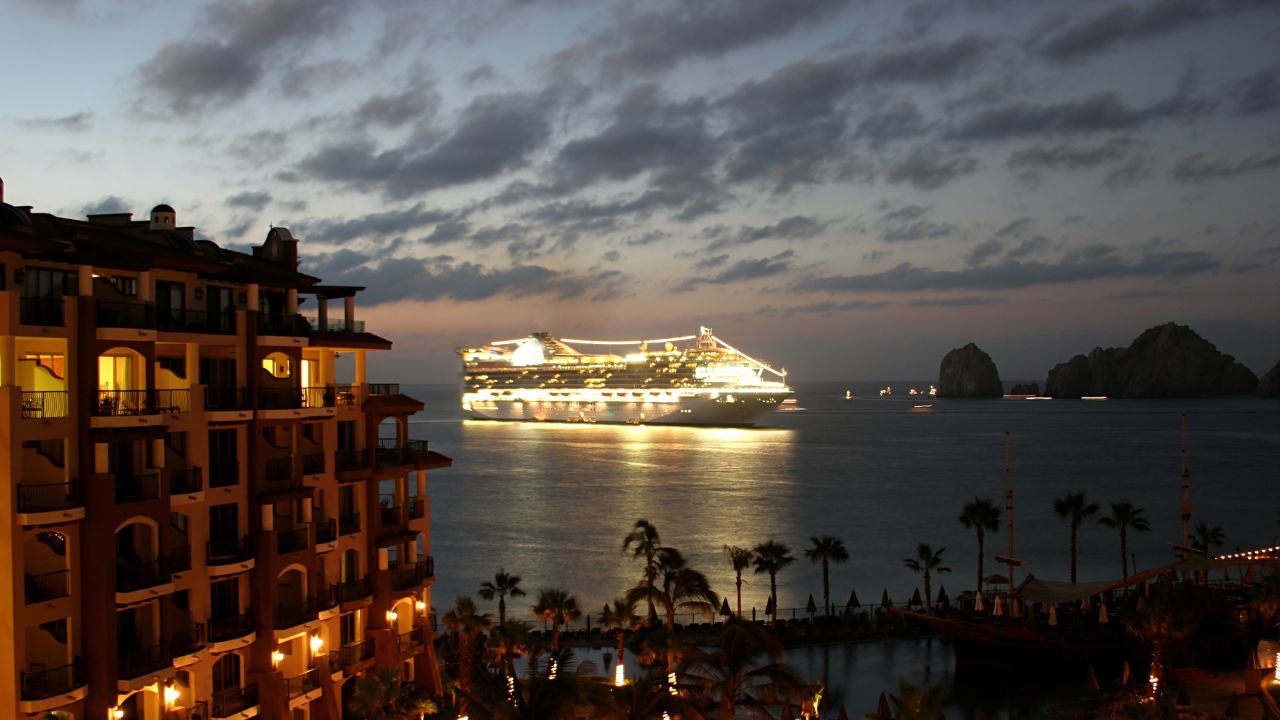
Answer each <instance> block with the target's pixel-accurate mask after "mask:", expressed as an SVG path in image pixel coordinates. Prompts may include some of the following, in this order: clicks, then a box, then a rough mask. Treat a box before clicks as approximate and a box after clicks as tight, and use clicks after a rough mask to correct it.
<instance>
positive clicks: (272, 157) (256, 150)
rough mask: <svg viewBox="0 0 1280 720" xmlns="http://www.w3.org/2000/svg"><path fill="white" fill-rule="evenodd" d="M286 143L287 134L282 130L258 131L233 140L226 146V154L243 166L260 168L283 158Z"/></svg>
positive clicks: (287, 139)
mask: <svg viewBox="0 0 1280 720" xmlns="http://www.w3.org/2000/svg"><path fill="white" fill-rule="evenodd" d="M288 142H289V134H288V133H286V132H284V131H282V130H258V131H256V132H251V133H245V134H243V135H239V136H237V137H236V138H235V139H233V140H232V141H231V142H230V143H229V144H228V145H227V154H228V155H231V156H232V157H234V158H236V159H237V160H239V161H241V162H242V163H244V164H247V165H253V166H260V165H264V164H268V163H273V162H276V161H278V160H279V159H280V158H282V157H284V156H285V153H286V152H287V151H288Z"/></svg>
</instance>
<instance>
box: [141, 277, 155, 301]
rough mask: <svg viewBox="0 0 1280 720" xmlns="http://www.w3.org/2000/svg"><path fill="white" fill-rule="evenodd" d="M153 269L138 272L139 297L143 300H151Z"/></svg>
mask: <svg viewBox="0 0 1280 720" xmlns="http://www.w3.org/2000/svg"><path fill="white" fill-rule="evenodd" d="M151 295H152V292H151V271H150V270H143V271H142V272H140V273H138V299H139V300H141V301H142V302H151Z"/></svg>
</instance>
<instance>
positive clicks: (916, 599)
mask: <svg viewBox="0 0 1280 720" xmlns="http://www.w3.org/2000/svg"><path fill="white" fill-rule="evenodd" d="M915 605H920V606H923V605H924V600H921V599H920V588H916V591H915V592H914V593H912V594H911V599H910V600H908V601H907V607H912V606H915Z"/></svg>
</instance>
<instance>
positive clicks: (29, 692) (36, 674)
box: [22, 658, 87, 700]
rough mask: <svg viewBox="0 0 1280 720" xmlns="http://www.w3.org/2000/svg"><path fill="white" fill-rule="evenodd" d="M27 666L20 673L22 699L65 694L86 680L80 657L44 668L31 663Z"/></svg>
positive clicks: (37, 698)
mask: <svg viewBox="0 0 1280 720" xmlns="http://www.w3.org/2000/svg"><path fill="white" fill-rule="evenodd" d="M29 668H30V669H28V670H26V671H24V672H23V673H22V699H23V700H45V699H48V698H52V697H57V696H59V695H66V694H68V693H70V692H71V691H72V690H75V689H76V688H78V687H80V686H82V685H84V684H85V683H86V682H87V680H86V679H85V675H84V667H83V664H82V663H81V662H80V658H76V659H75V661H73V662H72V663H71V664H69V665H62V666H61V667H55V668H47V669H46V668H43V667H40V666H39V665H38V664H34V663H33V664H32V665H30V666H29Z"/></svg>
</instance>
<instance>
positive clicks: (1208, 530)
mask: <svg viewBox="0 0 1280 720" xmlns="http://www.w3.org/2000/svg"><path fill="white" fill-rule="evenodd" d="M1192 534H1193V535H1194V536H1195V537H1193V538H1191V547H1193V548H1195V549H1196V550H1199V551H1200V552H1202V553H1204V554H1205V555H1208V554H1209V549H1210V548H1215V547H1222V526H1221V525H1214V526H1213V527H1210V526H1209V523H1207V522H1205V521H1203V520H1201V521H1200V522H1198V523H1196V527H1195V530H1194V531H1193V533H1192Z"/></svg>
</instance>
